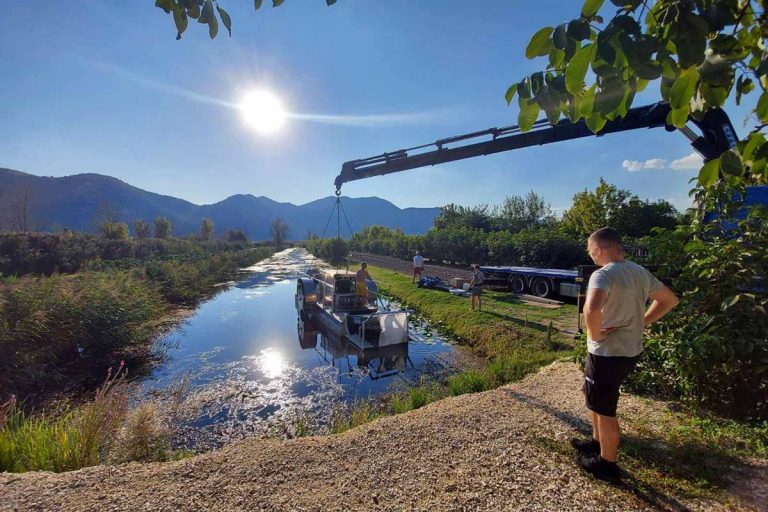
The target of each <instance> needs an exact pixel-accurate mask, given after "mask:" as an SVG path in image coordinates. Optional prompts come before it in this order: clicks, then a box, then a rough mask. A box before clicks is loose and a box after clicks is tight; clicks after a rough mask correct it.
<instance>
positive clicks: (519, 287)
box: [509, 276, 528, 295]
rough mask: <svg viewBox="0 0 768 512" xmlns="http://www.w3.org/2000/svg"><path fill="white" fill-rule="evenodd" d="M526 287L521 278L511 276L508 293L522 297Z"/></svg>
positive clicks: (523, 279)
mask: <svg viewBox="0 0 768 512" xmlns="http://www.w3.org/2000/svg"><path fill="white" fill-rule="evenodd" d="M527 287H528V286H527V285H526V282H525V278H524V277H523V276H512V277H510V278H509V291H511V292H512V293H514V294H517V295H522V294H523V293H525V289H526V288H527Z"/></svg>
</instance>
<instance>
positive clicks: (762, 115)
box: [755, 92, 768, 123]
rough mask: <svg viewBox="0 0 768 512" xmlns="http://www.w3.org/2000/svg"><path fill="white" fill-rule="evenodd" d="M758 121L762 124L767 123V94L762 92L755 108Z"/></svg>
mask: <svg viewBox="0 0 768 512" xmlns="http://www.w3.org/2000/svg"><path fill="white" fill-rule="evenodd" d="M755 114H757V117H758V119H760V122H762V123H768V92H764V93H763V94H761V95H760V99H759V100H757V108H756V109H755Z"/></svg>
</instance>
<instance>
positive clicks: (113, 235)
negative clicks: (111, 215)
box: [99, 220, 129, 240]
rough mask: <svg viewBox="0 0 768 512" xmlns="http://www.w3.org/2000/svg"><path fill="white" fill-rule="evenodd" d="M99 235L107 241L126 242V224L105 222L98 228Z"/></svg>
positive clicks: (127, 236)
mask: <svg viewBox="0 0 768 512" xmlns="http://www.w3.org/2000/svg"><path fill="white" fill-rule="evenodd" d="M99 234H100V235H101V236H102V237H104V238H106V239H108V240H128V238H129V235H128V224H127V223H125V222H114V221H111V220H106V221H104V222H102V223H101V225H100V226H99Z"/></svg>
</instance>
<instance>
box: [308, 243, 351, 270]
mask: <svg viewBox="0 0 768 512" xmlns="http://www.w3.org/2000/svg"><path fill="white" fill-rule="evenodd" d="M306 246H307V250H308V251H309V252H310V253H312V255H314V256H315V257H317V258H320V259H322V260H324V261H327V262H328V263H330V264H331V265H341V264H342V263H344V262H345V261H346V258H347V254H348V253H349V244H348V243H347V241H346V240H344V239H343V238H310V239H309V240H307V241H306Z"/></svg>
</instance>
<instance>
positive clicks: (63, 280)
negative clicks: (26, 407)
mask: <svg viewBox="0 0 768 512" xmlns="http://www.w3.org/2000/svg"><path fill="white" fill-rule="evenodd" d="M272 252H273V250H272V249H271V248H268V247H261V248H256V249H248V250H245V251H238V252H234V253H228V254H217V255H214V256H211V257H209V258H203V259H199V260H196V261H187V262H173V261H164V262H159V263H152V264H150V265H148V266H147V267H146V268H142V267H134V268H128V269H121V270H117V269H111V270H108V271H103V272H94V271H83V272H78V273H76V274H72V275H53V276H50V277H30V276H27V277H23V278H18V279H7V280H5V281H4V282H0V399H2V398H3V397H4V396H6V397H7V396H8V395H9V394H11V393H14V394H16V395H17V396H22V397H24V398H25V403H26V404H33V403H40V402H42V401H45V400H46V399H47V398H49V397H50V396H51V395H52V394H53V393H56V392H61V391H65V392H72V391H81V390H87V389H92V388H93V387H95V386H97V385H98V383H99V381H98V379H97V378H95V377H94V376H96V375H104V373H105V372H106V370H107V368H109V367H110V366H116V365H117V364H118V362H119V361H121V360H123V361H125V362H126V365H127V367H128V368H130V370H131V374H132V375H133V376H136V375H141V374H142V373H143V371H144V370H145V369H146V368H148V367H149V365H151V364H152V363H153V362H155V361H156V360H157V359H158V357H159V355H160V354H159V353H158V350H157V348H158V347H156V346H155V344H154V342H153V338H154V337H155V335H156V334H157V333H158V332H159V330H160V329H161V328H162V327H163V322H162V320H163V318H164V317H166V316H167V315H168V313H169V312H171V310H172V309H173V308H174V307H175V306H178V305H186V306H190V305H194V304H196V303H197V302H199V301H200V300H202V299H204V298H206V297H209V296H210V295H211V294H212V293H215V290H217V289H218V288H216V287H214V285H215V284H217V283H219V282H221V281H227V280H229V279H232V278H234V277H235V276H236V273H237V270H238V269H239V268H242V267H244V266H248V265H251V264H253V263H255V262H257V261H259V260H261V259H263V258H265V257H267V256H269V255H270V254H271V253H272Z"/></svg>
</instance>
